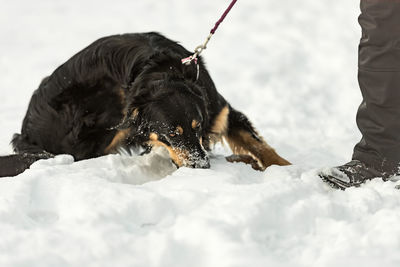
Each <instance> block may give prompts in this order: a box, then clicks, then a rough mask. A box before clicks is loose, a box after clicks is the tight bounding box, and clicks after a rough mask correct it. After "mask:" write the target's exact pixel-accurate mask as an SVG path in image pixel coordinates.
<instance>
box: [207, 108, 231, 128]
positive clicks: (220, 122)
mask: <svg viewBox="0 0 400 267" xmlns="http://www.w3.org/2000/svg"><path fill="white" fill-rule="evenodd" d="M228 116H229V108H228V106H225V107H224V108H223V109H222V110H221V111H220V112H219V114H218V115H217V117H215V119H214V122H213V125H212V127H211V132H212V133H214V134H221V135H224V134H225V133H226V132H227V131H228Z"/></svg>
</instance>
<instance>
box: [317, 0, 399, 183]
mask: <svg viewBox="0 0 400 267" xmlns="http://www.w3.org/2000/svg"><path fill="white" fill-rule="evenodd" d="M359 23H360V25H361V28H362V37H361V41H360V46H359V59H358V62H359V70H358V81H359V85H360V89H361V93H362V96H363V102H362V103H361V105H360V107H359V110H358V113H357V125H358V127H359V129H360V131H361V133H362V135H363V137H362V139H361V141H360V142H359V143H358V144H357V145H356V146H355V148H354V154H353V161H351V162H349V163H348V164H345V165H342V166H338V167H335V168H331V169H330V170H325V171H323V172H321V173H320V174H319V175H320V177H321V178H322V179H323V180H325V181H327V182H328V183H330V184H331V185H333V186H336V187H340V188H346V187H349V186H357V185H360V184H361V183H363V182H364V181H366V180H370V179H373V178H376V177H382V178H384V179H387V178H388V177H390V176H392V175H394V174H396V173H398V165H399V162H400V0H361V15H360V17H359Z"/></svg>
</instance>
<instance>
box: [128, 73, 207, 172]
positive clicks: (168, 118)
mask: <svg viewBox="0 0 400 267" xmlns="http://www.w3.org/2000/svg"><path fill="white" fill-rule="evenodd" d="M152 86H153V88H152V90H148V89H149V88H146V90H143V92H145V93H141V94H139V95H136V96H134V97H133V99H134V100H133V101H132V103H131V106H132V108H131V109H130V111H129V113H130V116H129V118H130V121H131V122H130V125H131V126H130V128H135V130H136V138H138V139H140V138H143V137H145V138H146V139H147V140H143V141H142V143H146V144H148V145H150V146H151V147H159V146H162V147H164V148H166V149H167V150H168V152H169V154H170V157H171V159H172V161H173V162H174V163H175V164H176V165H177V166H178V167H181V166H185V167H192V168H209V167H210V163H209V158H208V155H207V152H206V151H205V150H204V148H203V146H202V136H203V134H204V129H205V128H206V127H207V123H208V114H207V108H206V105H207V101H206V99H205V98H204V95H203V93H202V90H201V88H200V87H198V86H197V85H196V84H194V83H192V82H188V81H184V80H172V81H171V80H169V81H165V80H162V81H156V82H153V83H152ZM133 138H135V137H133Z"/></svg>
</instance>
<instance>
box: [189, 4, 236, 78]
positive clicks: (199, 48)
mask: <svg viewBox="0 0 400 267" xmlns="http://www.w3.org/2000/svg"><path fill="white" fill-rule="evenodd" d="M236 2H237V0H232V2H231V3H230V5H229V6H228V8H227V9H226V10H225V12H224V14H222V16H221V18H220V19H219V20H218V21H217V22H216V23H215V26H214V28H212V29H211V31H210V34H209V35H208V36H207V39H206V41H205V42H204V44H202V45H199V46H197V47H196V49H195V50H194V54H193V55H191V56H190V57H187V58H184V59H182V64H186V65H190V64H191V63H192V61H194V63H195V64H196V65H197V57H198V56H199V55H200V54H201V52H203V50H204V49H206V48H207V44H208V42H209V41H210V39H211V37H212V36H213V34H214V33H215V32H216V31H217V29H218V27H219V25H220V24H221V23H222V21H224V19H225V17H226V15H228V13H229V11H231V9H232V7H233V6H234V5H235V4H236ZM198 68H199V66H198V65H197V79H198V78H199V70H198Z"/></svg>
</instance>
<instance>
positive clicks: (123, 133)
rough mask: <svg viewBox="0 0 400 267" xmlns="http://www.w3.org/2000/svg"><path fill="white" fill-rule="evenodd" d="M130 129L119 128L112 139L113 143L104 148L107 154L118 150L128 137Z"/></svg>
mask: <svg viewBox="0 0 400 267" xmlns="http://www.w3.org/2000/svg"><path fill="white" fill-rule="evenodd" d="M129 132H130V129H124V130H119V131H118V132H117V133H116V134H115V135H114V138H113V139H112V141H111V143H110V144H109V145H108V146H107V147H106V148H105V149H104V153H105V154H110V153H113V152H116V150H117V149H118V147H119V146H120V145H121V144H122V143H123V142H124V141H125V139H126V138H127V137H128V135H129Z"/></svg>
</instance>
